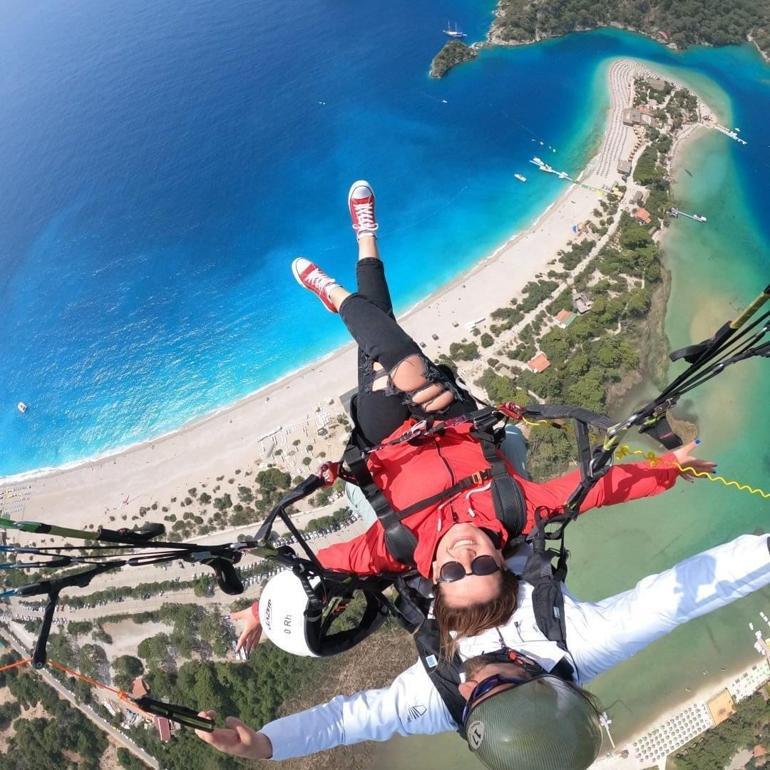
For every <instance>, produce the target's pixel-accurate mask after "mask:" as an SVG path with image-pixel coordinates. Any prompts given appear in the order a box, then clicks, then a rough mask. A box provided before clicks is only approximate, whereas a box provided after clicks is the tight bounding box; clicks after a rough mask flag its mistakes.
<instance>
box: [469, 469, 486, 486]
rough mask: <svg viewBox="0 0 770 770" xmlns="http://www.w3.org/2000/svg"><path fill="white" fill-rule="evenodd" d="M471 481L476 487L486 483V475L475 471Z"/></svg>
mask: <svg viewBox="0 0 770 770" xmlns="http://www.w3.org/2000/svg"><path fill="white" fill-rule="evenodd" d="M471 481H472V482H473V484H474V485H478V484H481V482H482V481H484V474H483V473H482V472H481V471H474V473H472V474H471Z"/></svg>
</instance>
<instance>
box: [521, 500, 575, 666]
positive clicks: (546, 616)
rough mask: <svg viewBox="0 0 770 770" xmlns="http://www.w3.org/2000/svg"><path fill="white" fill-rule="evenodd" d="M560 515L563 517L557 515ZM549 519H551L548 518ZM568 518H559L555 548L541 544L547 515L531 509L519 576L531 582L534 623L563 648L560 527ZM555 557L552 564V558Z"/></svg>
mask: <svg viewBox="0 0 770 770" xmlns="http://www.w3.org/2000/svg"><path fill="white" fill-rule="evenodd" d="M558 518H559V519H563V518H565V517H558ZM551 521H552V523H553V520H551ZM569 521H570V518H569V517H566V520H565V521H561V522H560V523H561V526H560V528H559V532H558V535H557V537H559V538H560V543H559V550H558V551H554V550H552V549H547V548H546V547H545V541H546V538H547V537H548V535H547V533H546V531H545V525H546V523H547V522H548V520H547V519H543V518H542V517H541V515H540V509H539V508H537V509H535V529H534V530H533V534H532V535H531V538H530V539H531V543H532V554H531V555H530V557H529V558H528V559H527V563H526V565H525V566H524V571H523V574H522V578H523V579H524V580H526V581H527V582H528V583H530V584H531V585H532V586H533V591H532V606H533V610H534V613H535V620H536V621H537V625H538V627H539V628H540V630H541V631H542V632H543V634H544V635H545V636H546V638H547V639H550V640H551V641H552V642H556V644H557V645H558V646H559V647H560V648H561V649H562V650H564V651H565V652H566V650H567V626H566V623H565V620H564V594H563V593H562V590H561V584H562V583H563V582H564V581H565V579H566V577H567V559H568V557H569V552H568V551H567V549H566V547H565V546H564V528H565V527H566V525H567V524H568V523H569ZM554 558H556V559H557V561H556V566H554V565H553V563H552V561H553V559H554Z"/></svg>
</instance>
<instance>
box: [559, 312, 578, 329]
mask: <svg viewBox="0 0 770 770" xmlns="http://www.w3.org/2000/svg"><path fill="white" fill-rule="evenodd" d="M554 318H555V319H556V325H557V326H559V327H561V328H562V329H566V328H567V327H568V326H569V325H570V324H571V323H572V321H573V319H574V318H575V314H574V313H573V312H572V311H571V310H560V311H559V312H558V313H557V314H556V315H555V316H554Z"/></svg>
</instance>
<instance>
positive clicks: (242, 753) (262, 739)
mask: <svg viewBox="0 0 770 770" xmlns="http://www.w3.org/2000/svg"><path fill="white" fill-rule="evenodd" d="M198 716H201V717H208V718H209V719H215V718H216V712H215V711H200V712H199V713H198ZM195 734H196V735H197V736H198V737H199V738H200V739H201V740H202V741H204V743H208V744H209V745H210V746H213V747H214V748H215V749H218V750H219V751H221V752H223V753H224V754H229V755H230V756H232V757H243V758H244V759H270V757H272V756H273V745H272V744H271V743H270V739H269V738H268V737H267V736H266V735H263V734H262V733H258V732H257V731H256V730H252V729H251V728H250V727H249V726H248V725H246V724H244V723H243V722H241V720H240V719H236V718H235V717H227V718H226V719H225V727H217V728H215V729H214V730H213V731H212V732H210V733H208V732H206V731H205V730H196V731H195Z"/></svg>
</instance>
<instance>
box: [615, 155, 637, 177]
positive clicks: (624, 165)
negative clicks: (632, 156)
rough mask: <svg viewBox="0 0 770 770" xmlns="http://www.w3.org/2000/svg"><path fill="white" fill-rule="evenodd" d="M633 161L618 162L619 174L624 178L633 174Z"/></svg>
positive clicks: (623, 159)
mask: <svg viewBox="0 0 770 770" xmlns="http://www.w3.org/2000/svg"><path fill="white" fill-rule="evenodd" d="M632 168H633V167H632V165H631V161H630V160H626V159H625V158H621V159H620V160H619V161H618V174H622V175H623V176H628V175H629V174H630V173H631V169H632Z"/></svg>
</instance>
